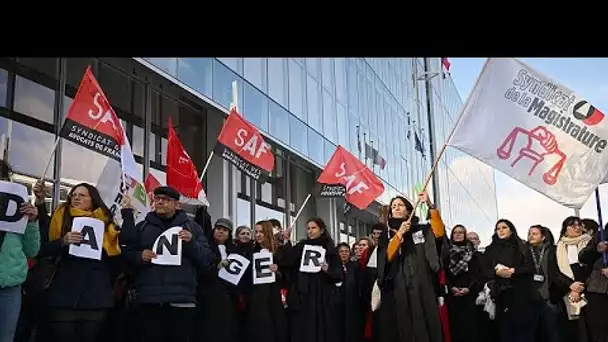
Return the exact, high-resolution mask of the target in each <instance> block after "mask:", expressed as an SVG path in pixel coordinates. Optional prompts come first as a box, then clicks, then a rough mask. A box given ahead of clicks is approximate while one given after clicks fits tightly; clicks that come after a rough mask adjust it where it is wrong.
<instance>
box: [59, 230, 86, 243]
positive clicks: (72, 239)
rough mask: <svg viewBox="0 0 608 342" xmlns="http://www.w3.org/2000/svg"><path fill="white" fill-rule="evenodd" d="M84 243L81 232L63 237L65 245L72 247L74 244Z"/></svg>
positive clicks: (70, 233)
mask: <svg viewBox="0 0 608 342" xmlns="http://www.w3.org/2000/svg"><path fill="white" fill-rule="evenodd" d="M81 242H82V234H80V232H68V233H67V234H65V236H64V237H63V245H64V246H67V245H71V244H73V243H81Z"/></svg>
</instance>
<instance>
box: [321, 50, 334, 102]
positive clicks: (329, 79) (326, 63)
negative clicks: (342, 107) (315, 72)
mask: <svg viewBox="0 0 608 342" xmlns="http://www.w3.org/2000/svg"><path fill="white" fill-rule="evenodd" d="M332 60H333V58H321V70H322V75H321V78H322V79H323V88H325V89H326V90H327V91H329V92H330V93H332V94H333V92H334V87H333V82H334V63H333V61H332Z"/></svg>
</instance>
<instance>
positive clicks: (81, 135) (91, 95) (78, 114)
mask: <svg viewBox="0 0 608 342" xmlns="http://www.w3.org/2000/svg"><path fill="white" fill-rule="evenodd" d="M59 135H60V136H61V137H62V138H64V139H67V140H69V141H71V142H73V143H75V144H78V145H80V146H83V147H86V148H88V149H90V150H93V151H95V152H98V153H101V154H103V155H105V156H108V157H110V158H113V159H115V160H118V161H120V153H121V146H122V144H123V137H124V135H123V130H122V126H121V125H120V121H119V119H118V116H117V115H116V113H115V112H114V110H113V109H112V106H110V103H109V102H108V99H107V97H106V95H105V94H104V93H103V90H101V87H100V86H99V83H97V80H96V79H95V76H94V75H93V72H92V71H91V67H90V66H89V67H87V70H86V71H85V72H84V76H83V78H82V81H81V82H80V86H79V87H78V91H77V92H76V96H74V101H73V102H72V105H71V106H70V109H69V111H68V115H67V117H66V120H65V122H64V124H63V127H62V128H61V132H60V133H59Z"/></svg>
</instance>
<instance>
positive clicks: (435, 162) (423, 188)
mask: <svg viewBox="0 0 608 342" xmlns="http://www.w3.org/2000/svg"><path fill="white" fill-rule="evenodd" d="M489 61H490V59H489V58H487V59H486V62H485V63H484V65H483V67H482V68H481V71H480V72H479V75H477V80H476V81H475V84H474V85H473V88H471V91H473V90H475V88H477V86H478V85H479V81H480V80H481V75H483V73H484V71H485V70H486V68H487V67H488V62H489ZM470 97H471V94H469V99H470ZM469 99H467V102H465V103H464V104H463V106H462V109H461V110H460V114H459V115H458V120H456V122H455V123H454V126H453V127H452V131H451V132H450V134H449V135H448V137H447V139H446V140H445V142H444V143H443V146H442V147H441V149H440V150H439V153H437V156H435V160H434V161H433V166H432V167H431V170H430V171H429V173H428V174H427V176H426V179H425V180H424V184H423V185H422V190H421V193H422V192H425V191H426V188H427V187H428V185H429V182H430V181H431V178H432V177H433V174H434V173H435V170H436V169H437V166H438V165H439V161H440V160H441V157H443V153H444V152H445V150H446V148H447V147H448V143H449V142H450V140H451V139H452V136H453V135H454V132H456V127H458V124H459V123H460V120H462V114H463V113H464V110H465V108H466V105H467V103H468V102H469ZM418 195H420V194H418ZM419 205H420V196H417V198H416V202H414V207H413V209H412V212H411V213H410V217H409V218H408V220H407V222H411V221H412V218H413V217H414V213H415V212H416V209H417V208H418V206H419Z"/></svg>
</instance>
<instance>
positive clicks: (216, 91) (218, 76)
mask: <svg viewBox="0 0 608 342" xmlns="http://www.w3.org/2000/svg"><path fill="white" fill-rule="evenodd" d="M234 81H237V89H238V91H239V92H241V91H242V90H241V89H243V80H242V79H241V78H240V77H239V76H238V75H237V74H236V73H235V72H234V71H232V70H230V69H228V68H227V67H226V66H225V65H223V64H222V63H219V62H217V61H215V64H214V66H213V100H214V101H215V102H217V103H219V104H220V105H221V106H222V107H224V108H226V109H230V104H231V103H232V82H234ZM239 102H240V101H239ZM239 106H241V104H239Z"/></svg>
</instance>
